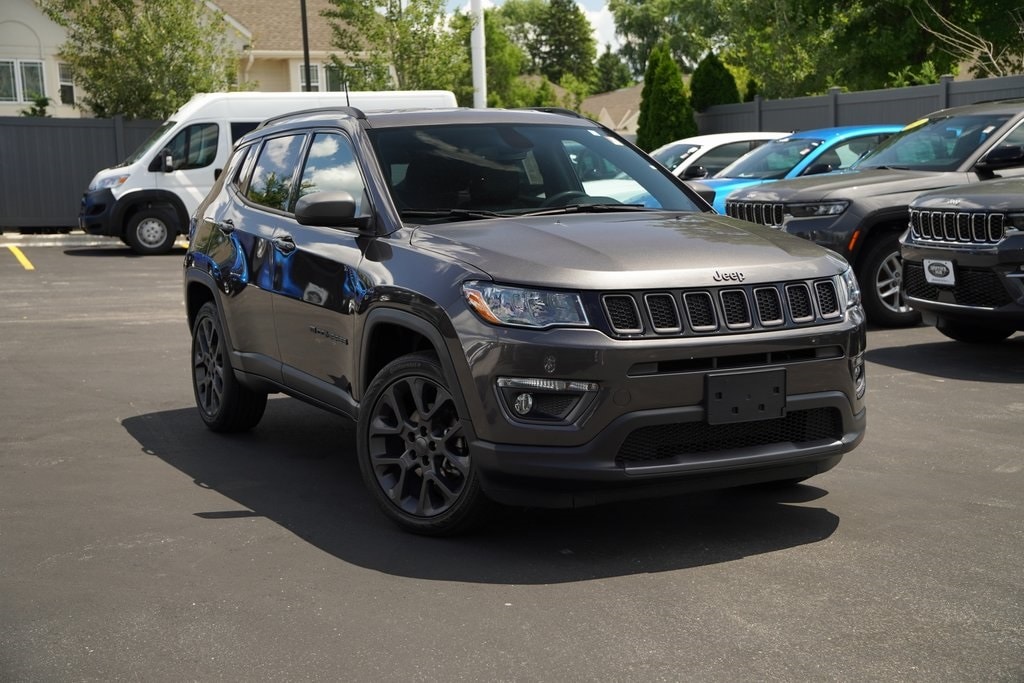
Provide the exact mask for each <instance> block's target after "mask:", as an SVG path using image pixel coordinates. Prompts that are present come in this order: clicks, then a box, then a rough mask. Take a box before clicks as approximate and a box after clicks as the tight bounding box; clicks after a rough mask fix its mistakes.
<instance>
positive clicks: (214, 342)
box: [192, 303, 267, 433]
mask: <svg viewBox="0 0 1024 683" xmlns="http://www.w3.org/2000/svg"><path fill="white" fill-rule="evenodd" d="M192 390H193V392H194V394H195V398H196V407H197V408H199V416H200V417H202V418H203V422H205V423H206V426H207V427H209V428H210V429H211V430H213V431H215V432H225V433H230V432H244V431H248V430H250V429H252V428H253V427H255V426H256V425H257V424H258V423H259V421H260V418H262V417H263V411H264V410H265V409H266V407H267V395H266V394H265V393H262V392H257V391H252V390H251V389H248V388H246V387H244V386H242V385H241V384H240V383H239V382H238V380H237V379H236V378H235V371H234V369H233V368H232V367H231V359H230V357H229V355H228V344H227V339H226V338H225V337H224V329H223V327H222V326H221V322H220V316H219V315H218V314H217V307H216V306H214V305H213V304H212V303H205V304H203V306H202V308H200V309H199V314H198V315H197V316H196V321H195V324H194V325H192Z"/></svg>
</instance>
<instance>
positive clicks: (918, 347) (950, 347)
mask: <svg viewBox="0 0 1024 683" xmlns="http://www.w3.org/2000/svg"><path fill="white" fill-rule="evenodd" d="M865 358H867V360H868V361H870V362H872V363H878V364H880V365H886V366H888V367H893V368H897V369H900V370H909V371H911V372H917V373H921V374H923V375H930V376H933V377H943V378H946V379H958V380H969V381H974V382H994V383H1008V384H1015V383H1021V382H1024V335H1017V336H1015V337H1011V338H1010V339H1008V340H1007V341H1005V342H1002V343H999V344H965V343H962V342H955V341H952V340H950V341H940V342H930V343H927V344H910V345H907V346H890V347H885V348H879V349H870V348H869V349H868V351H867V353H866V354H865Z"/></svg>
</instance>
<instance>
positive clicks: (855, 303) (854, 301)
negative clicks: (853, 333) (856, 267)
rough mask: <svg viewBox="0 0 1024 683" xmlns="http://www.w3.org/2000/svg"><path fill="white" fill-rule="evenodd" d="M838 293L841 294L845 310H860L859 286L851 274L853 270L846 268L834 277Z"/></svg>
mask: <svg viewBox="0 0 1024 683" xmlns="http://www.w3.org/2000/svg"><path fill="white" fill-rule="evenodd" d="M836 278H837V280H838V282H837V284H838V286H839V291H840V292H842V293H843V298H844V299H845V300H846V310H847V311H849V310H850V309H854V308H860V305H861V299H860V285H859V284H857V277H856V276H855V275H854V274H853V268H847V269H846V270H844V271H843V272H842V273H840V274H839V275H837V276H836Z"/></svg>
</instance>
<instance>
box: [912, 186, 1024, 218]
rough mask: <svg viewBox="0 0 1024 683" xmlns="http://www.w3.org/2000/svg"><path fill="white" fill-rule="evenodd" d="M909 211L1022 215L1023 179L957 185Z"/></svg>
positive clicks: (919, 200)
mask: <svg viewBox="0 0 1024 683" xmlns="http://www.w3.org/2000/svg"><path fill="white" fill-rule="evenodd" d="M911 207H913V208H915V209H928V210H935V209H942V210H944V211H953V210H959V211H998V212H1007V211H1021V210H1024V178H1006V179H1004V180H992V181H988V182H984V183H972V184H971V185H957V186H956V187H949V188H945V189H942V190H937V191H935V192H928V193H926V194H922V195H920V196H919V197H917V199H915V200H914V201H913V202H912V203H911Z"/></svg>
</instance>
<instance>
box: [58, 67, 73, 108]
mask: <svg viewBox="0 0 1024 683" xmlns="http://www.w3.org/2000/svg"><path fill="white" fill-rule="evenodd" d="M57 70H58V74H59V77H60V103H61V104H74V103H75V81H74V79H73V78H72V77H71V65H70V64H58V65H57Z"/></svg>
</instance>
